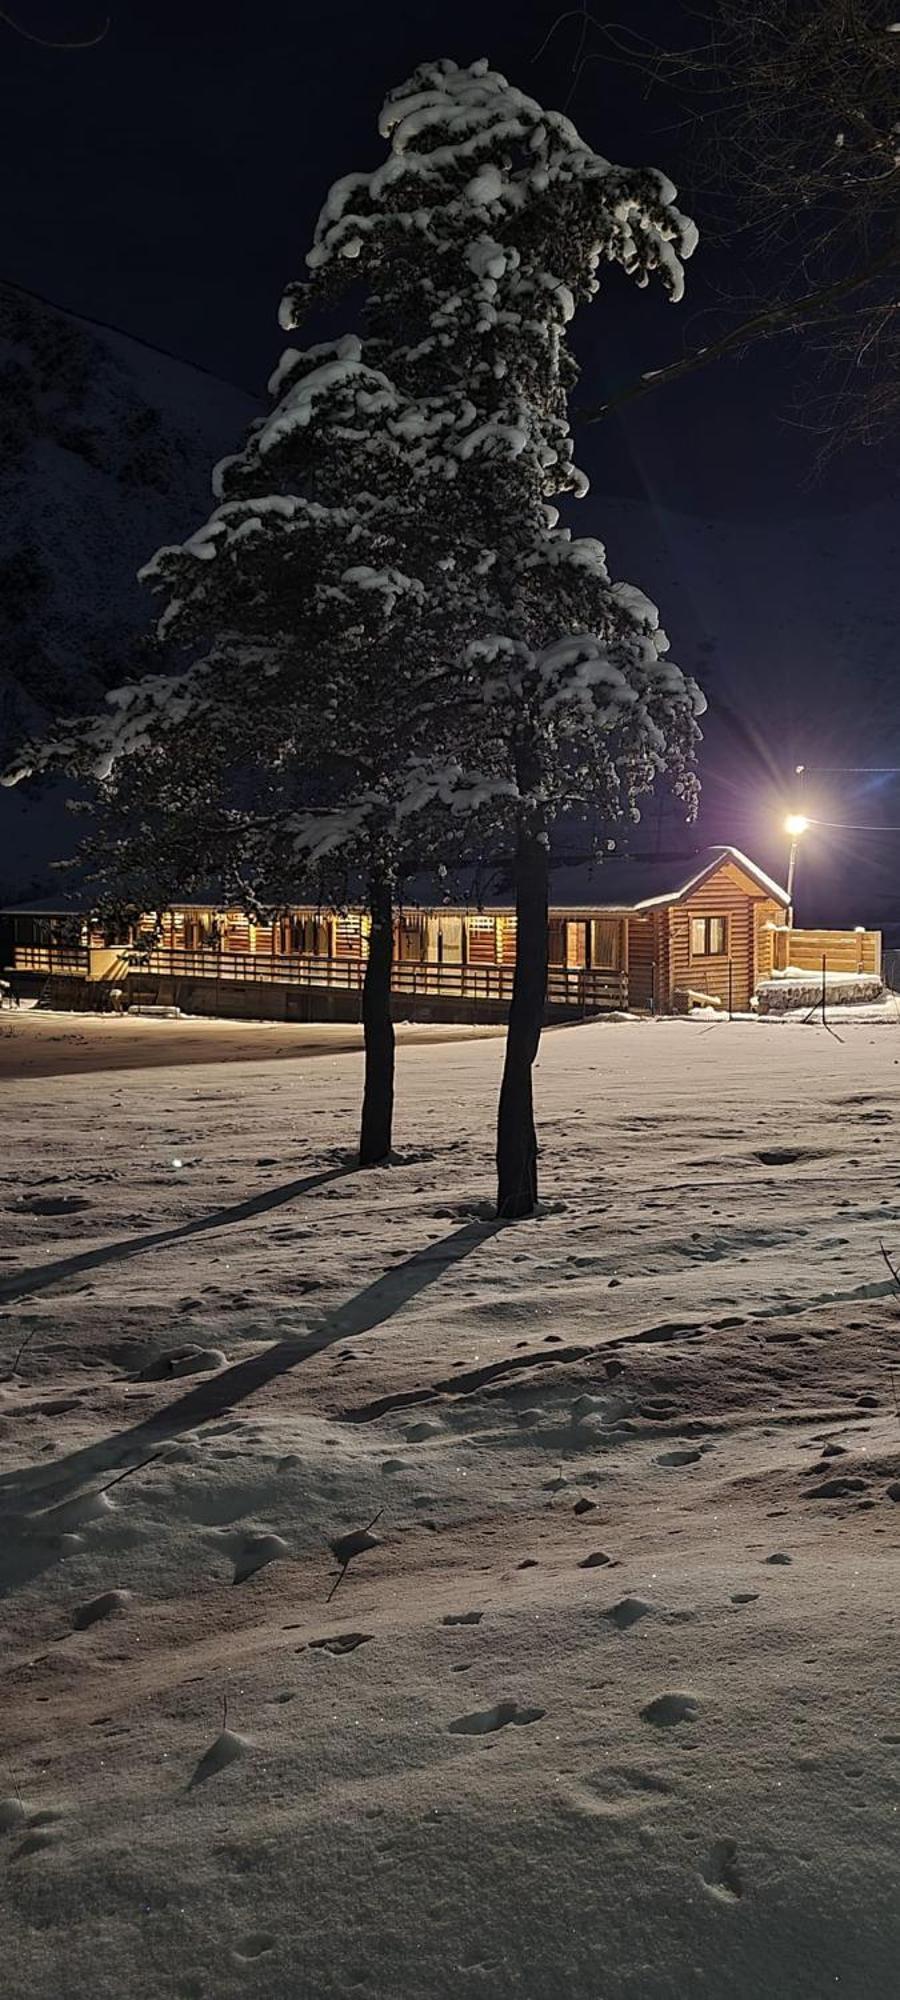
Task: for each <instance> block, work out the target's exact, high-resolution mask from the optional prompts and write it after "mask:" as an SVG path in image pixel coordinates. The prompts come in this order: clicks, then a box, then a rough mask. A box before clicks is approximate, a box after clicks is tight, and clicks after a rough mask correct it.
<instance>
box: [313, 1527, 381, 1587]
mask: <svg viewBox="0 0 900 2000" xmlns="http://www.w3.org/2000/svg"><path fill="white" fill-rule="evenodd" d="M383 1513H384V1508H383V1507H379V1509H378V1512H377V1514H373V1515H372V1519H371V1521H369V1523H368V1525H367V1526H366V1527H365V1528H354V1529H353V1530H352V1532H351V1533H350V1534H349V1535H338V1536H336V1538H335V1540H334V1541H333V1542H329V1544H328V1546H329V1548H330V1550H331V1553H332V1555H333V1556H336V1557H337V1560H338V1562H339V1563H340V1565H341V1569H340V1573H339V1574H338V1576H337V1577H336V1578H335V1580H334V1583H333V1584H332V1586H331V1589H330V1591H329V1592H328V1596H327V1597H326V1599H325V1602H326V1604H330V1603H331V1600H332V1598H333V1596H334V1593H335V1591H336V1590H339V1589H340V1586H341V1584H342V1583H343V1581H344V1578H345V1576H346V1574H347V1571H348V1569H349V1568H350V1564H351V1563H352V1561H353V1558H354V1556H361V1555H365V1552H366V1550H367V1549H376V1548H377V1547H378V1544H379V1541H380V1540H381V1537H380V1535H373V1533H372V1529H373V1528H374V1526H375V1523H376V1521H380V1520H381V1516H382V1514H383Z"/></svg>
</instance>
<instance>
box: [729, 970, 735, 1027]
mask: <svg viewBox="0 0 900 2000" xmlns="http://www.w3.org/2000/svg"><path fill="white" fill-rule="evenodd" d="M728 1019H729V1021H733V1020H734V961H733V960H732V959H729V960H728Z"/></svg>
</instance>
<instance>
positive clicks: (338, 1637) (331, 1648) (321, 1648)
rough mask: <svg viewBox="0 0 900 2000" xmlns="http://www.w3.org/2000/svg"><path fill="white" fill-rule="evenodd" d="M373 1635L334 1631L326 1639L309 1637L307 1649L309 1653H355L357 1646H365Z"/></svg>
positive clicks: (371, 1633)
mask: <svg viewBox="0 0 900 2000" xmlns="http://www.w3.org/2000/svg"><path fill="white" fill-rule="evenodd" d="M374 1637H375V1634H374V1632H335V1633H334V1634H333V1635H332V1637H330V1638H328V1639H310V1642H309V1650H310V1652H311V1653H334V1654H335V1655H340V1654H341V1653H355V1652H356V1649H357V1647H358V1646H367V1645H368V1644H369V1641H370V1640H371V1639H374ZM301 1651H302V1648H301Z"/></svg>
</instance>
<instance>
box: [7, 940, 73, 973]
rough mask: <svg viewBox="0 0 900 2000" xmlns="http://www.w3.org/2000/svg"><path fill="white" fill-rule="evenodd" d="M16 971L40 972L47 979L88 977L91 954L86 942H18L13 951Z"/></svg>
mask: <svg viewBox="0 0 900 2000" xmlns="http://www.w3.org/2000/svg"><path fill="white" fill-rule="evenodd" d="M13 967H14V970H15V971H16V972H40V973H43V975H44V977H45V978H46V979H54V978H56V977H57V976H59V978H61V979H87V978H88V977H89V974H90V969H91V955H90V951H89V949H88V947H87V945H86V944H17V945H16V946H15V949H14V951H13Z"/></svg>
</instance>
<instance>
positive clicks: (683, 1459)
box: [656, 1448, 703, 1466]
mask: <svg viewBox="0 0 900 2000" xmlns="http://www.w3.org/2000/svg"><path fill="white" fill-rule="evenodd" d="M702 1455H703V1454H702V1452H699V1451H696V1450H694V1449H693V1448H691V1449H690V1450H684V1451H661V1452H660V1454H659V1457H658V1459H657V1461H656V1463H657V1465H667V1466H671V1465H696V1464H697V1461H698V1459H700V1458H701V1457H702Z"/></svg>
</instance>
